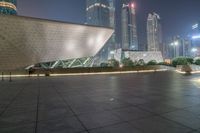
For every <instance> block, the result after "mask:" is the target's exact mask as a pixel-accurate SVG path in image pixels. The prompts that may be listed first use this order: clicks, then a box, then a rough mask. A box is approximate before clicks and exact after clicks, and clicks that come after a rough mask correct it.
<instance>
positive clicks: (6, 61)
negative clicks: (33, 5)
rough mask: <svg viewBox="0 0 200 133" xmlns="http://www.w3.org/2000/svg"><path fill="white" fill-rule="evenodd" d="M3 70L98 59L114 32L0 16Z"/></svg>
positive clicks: (0, 61) (105, 29)
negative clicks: (71, 60) (81, 59)
mask: <svg viewBox="0 0 200 133" xmlns="http://www.w3.org/2000/svg"><path fill="white" fill-rule="evenodd" d="M0 25H1V26H0V70H7V69H9V70H10V69H17V68H23V67H26V66H29V65H34V64H37V63H43V62H52V61H60V60H68V59H77V58H83V57H91V56H95V55H96V54H97V53H98V52H99V50H100V49H102V47H103V46H104V44H105V43H106V42H107V41H108V40H109V38H110V37H111V35H112V33H113V29H111V28H104V27H96V26H88V25H80V24H73V23H65V22H58V21H50V20H44V19H36V18H30V17H21V16H15V15H0Z"/></svg>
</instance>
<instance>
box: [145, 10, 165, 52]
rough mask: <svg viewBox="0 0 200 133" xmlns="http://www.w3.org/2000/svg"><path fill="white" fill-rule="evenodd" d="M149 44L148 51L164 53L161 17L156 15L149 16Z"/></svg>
mask: <svg viewBox="0 0 200 133" xmlns="http://www.w3.org/2000/svg"><path fill="white" fill-rule="evenodd" d="M147 43H148V51H163V46H162V29H161V22H160V16H159V15H158V14H156V13H153V14H151V13H150V14H149V15H148V19H147Z"/></svg>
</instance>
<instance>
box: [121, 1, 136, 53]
mask: <svg viewBox="0 0 200 133" xmlns="http://www.w3.org/2000/svg"><path fill="white" fill-rule="evenodd" d="M121 20H122V22H121V24H122V49H125V50H138V37H137V26H136V12H135V5H134V3H132V2H129V3H128V4H123V7H122V18H121Z"/></svg>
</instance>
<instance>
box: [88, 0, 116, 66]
mask: <svg viewBox="0 0 200 133" xmlns="http://www.w3.org/2000/svg"><path fill="white" fill-rule="evenodd" d="M86 23H87V24H89V25H96V26H103V27H110V28H113V29H115V0H87V1H86ZM94 45H95V44H94ZM114 48H115V32H114V33H113V36H112V37H111V38H110V40H109V41H108V42H107V43H106V44H105V46H104V47H103V48H102V50H101V51H100V52H99V53H98V54H97V56H96V57H95V60H96V61H95V62H96V63H95V64H97V65H98V64H100V63H101V62H105V61H107V59H108V53H109V52H110V51H111V50H113V49H114Z"/></svg>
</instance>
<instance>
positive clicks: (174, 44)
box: [171, 41, 179, 57]
mask: <svg viewBox="0 0 200 133" xmlns="http://www.w3.org/2000/svg"><path fill="white" fill-rule="evenodd" d="M178 45H179V42H178V41H174V42H172V43H171V46H173V47H174V57H176V47H177V46H178Z"/></svg>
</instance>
